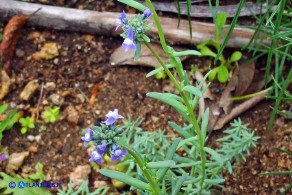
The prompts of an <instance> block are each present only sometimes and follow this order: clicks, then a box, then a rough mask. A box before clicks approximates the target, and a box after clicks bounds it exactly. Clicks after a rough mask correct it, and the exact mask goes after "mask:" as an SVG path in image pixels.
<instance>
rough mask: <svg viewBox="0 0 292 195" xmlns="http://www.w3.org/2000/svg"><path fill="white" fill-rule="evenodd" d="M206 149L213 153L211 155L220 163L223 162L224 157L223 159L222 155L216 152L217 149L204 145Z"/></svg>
mask: <svg viewBox="0 0 292 195" xmlns="http://www.w3.org/2000/svg"><path fill="white" fill-rule="evenodd" d="M204 150H205V151H206V152H207V153H209V154H211V156H212V157H213V158H214V159H215V160H216V161H217V162H218V163H223V162H224V161H223V159H222V156H221V155H220V154H219V153H218V152H216V151H215V150H213V149H212V148H208V147H204Z"/></svg>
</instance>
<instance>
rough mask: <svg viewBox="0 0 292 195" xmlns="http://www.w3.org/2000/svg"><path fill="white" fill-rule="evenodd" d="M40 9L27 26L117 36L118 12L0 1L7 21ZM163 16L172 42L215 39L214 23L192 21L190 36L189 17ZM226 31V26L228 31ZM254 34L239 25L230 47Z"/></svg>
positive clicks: (1, 16)
mask: <svg viewBox="0 0 292 195" xmlns="http://www.w3.org/2000/svg"><path fill="white" fill-rule="evenodd" d="M39 8H41V10H40V11H39V12H38V13H36V14H35V15H33V16H31V17H30V19H29V21H28V25H33V26H39V27H45V28H53V29H58V30H65V31H76V32H82V33H91V34H102V35H108V34H112V35H117V33H115V25H116V18H117V17H118V15H119V13H111V12H97V11H89V10H77V9H71V8H63V7H55V6H48V5H40V4H32V3H26V2H20V1H13V0H1V1H0V19H2V20H8V19H10V18H11V17H12V16H15V15H30V14H32V13H33V12H35V11H36V10H37V9H39ZM129 16H130V15H129ZM160 19H161V23H162V26H163V29H164V30H165V36H166V38H167V40H168V41H171V43H174V44H178V43H182V44H199V43H201V42H203V41H205V40H208V39H210V38H214V34H215V32H214V30H215V27H214V25H213V24H208V23H202V22H192V27H193V34H192V36H193V38H192V39H190V35H189V27H188V22H187V21H186V20H181V23H180V28H179V29H177V19H172V18H165V17H161V18H160ZM227 30H228V29H225V32H226V31H227ZM253 33H254V31H253V30H249V29H239V28H236V29H234V31H233V34H232V36H231V38H230V40H229V42H228V44H227V46H229V47H235V48H239V47H242V46H244V45H245V44H247V43H248V41H249V40H250V38H251V36H252V35H253ZM149 34H150V35H151V36H154V37H157V29H156V28H152V29H151V30H150V31H149Z"/></svg>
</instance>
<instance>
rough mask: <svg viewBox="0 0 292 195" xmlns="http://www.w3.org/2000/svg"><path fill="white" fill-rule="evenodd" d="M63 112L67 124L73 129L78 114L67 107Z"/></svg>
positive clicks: (71, 107) (70, 106) (72, 107)
mask: <svg viewBox="0 0 292 195" xmlns="http://www.w3.org/2000/svg"><path fill="white" fill-rule="evenodd" d="M64 112H65V115H67V117H66V119H67V121H68V122H69V124H70V125H72V126H74V127H75V126H76V125H77V123H78V120H79V114H78V112H77V110H76V109H75V108H74V106H72V105H69V106H68V107H67V108H66V110H65V111H64Z"/></svg>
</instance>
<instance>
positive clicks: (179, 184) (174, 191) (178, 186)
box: [171, 173, 189, 195]
mask: <svg viewBox="0 0 292 195" xmlns="http://www.w3.org/2000/svg"><path fill="white" fill-rule="evenodd" d="M188 176H189V175H188V174H186V173H185V174H183V175H182V176H180V177H179V179H178V181H177V182H176V185H175V187H174V189H172V193H171V194H172V195H176V194H178V193H179V191H180V189H181V187H182V185H183V183H184V181H185V180H186V179H187V178H188Z"/></svg>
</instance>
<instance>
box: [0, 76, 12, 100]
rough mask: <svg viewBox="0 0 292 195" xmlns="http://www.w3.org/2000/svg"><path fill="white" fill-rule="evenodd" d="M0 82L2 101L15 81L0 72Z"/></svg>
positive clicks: (0, 97) (0, 98)
mask: <svg viewBox="0 0 292 195" xmlns="http://www.w3.org/2000/svg"><path fill="white" fill-rule="evenodd" d="M0 80H1V83H0V84H1V91H0V100H2V99H3V98H4V97H5V96H6V95H7V94H8V92H9V91H10V88H11V85H12V84H13V83H14V82H15V80H14V79H11V78H10V77H9V76H8V74H7V73H6V72H5V71H4V70H2V71H1V79H0Z"/></svg>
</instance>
